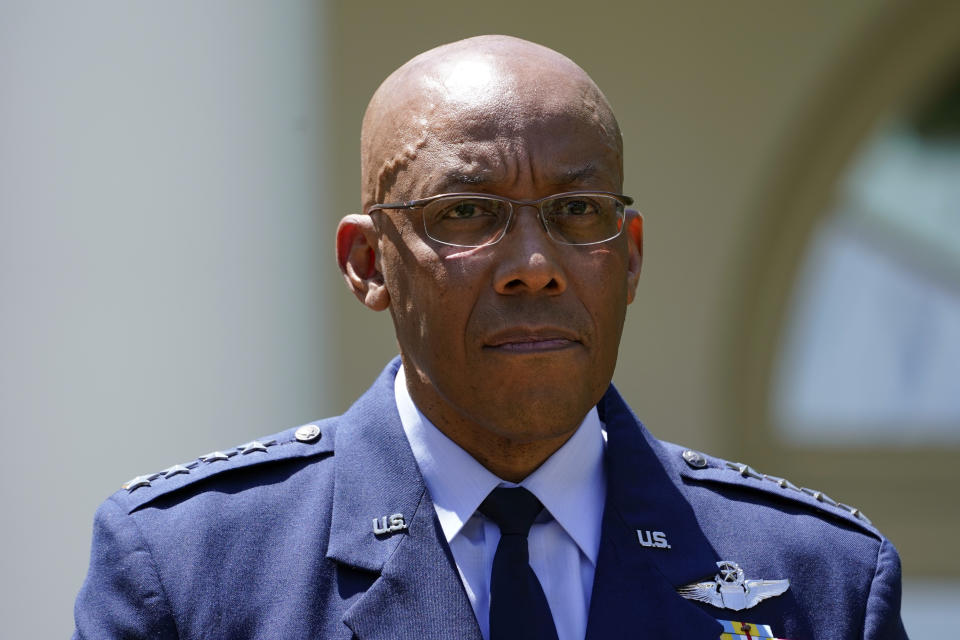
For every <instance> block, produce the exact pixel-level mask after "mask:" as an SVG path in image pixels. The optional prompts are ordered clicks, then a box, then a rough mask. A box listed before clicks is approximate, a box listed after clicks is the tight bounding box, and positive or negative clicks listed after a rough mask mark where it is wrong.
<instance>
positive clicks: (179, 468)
mask: <svg viewBox="0 0 960 640" xmlns="http://www.w3.org/2000/svg"><path fill="white" fill-rule="evenodd" d="M161 473H163V477H164V478H172V477H173V476H175V475H177V474H178V473H190V469H188V468H187V467H185V466H183V465H182V464H175V465H173V466H172V467H170V468H169V469H164V470H163V471H162V472H161Z"/></svg>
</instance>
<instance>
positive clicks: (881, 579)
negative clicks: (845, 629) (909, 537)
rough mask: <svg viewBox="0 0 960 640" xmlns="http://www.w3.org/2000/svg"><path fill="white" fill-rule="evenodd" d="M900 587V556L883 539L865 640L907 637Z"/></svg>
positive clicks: (870, 601) (872, 584)
mask: <svg viewBox="0 0 960 640" xmlns="http://www.w3.org/2000/svg"><path fill="white" fill-rule="evenodd" d="M900 590H901V588H900V556H899V555H898V554H897V550H896V549H894V547H893V545H892V544H890V541H888V540H887V539H886V538H884V539H883V540H882V541H881V543H880V551H879V553H878V554H877V569H876V572H875V573H874V575H873V582H872V583H871V585H870V596H869V597H868V598H867V617H866V620H865V621H864V625H863V638H864V640H906V638H907V632H906V631H905V630H904V628H903V621H902V620H901V619H900Z"/></svg>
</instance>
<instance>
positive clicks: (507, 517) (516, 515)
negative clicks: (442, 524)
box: [479, 487, 557, 640]
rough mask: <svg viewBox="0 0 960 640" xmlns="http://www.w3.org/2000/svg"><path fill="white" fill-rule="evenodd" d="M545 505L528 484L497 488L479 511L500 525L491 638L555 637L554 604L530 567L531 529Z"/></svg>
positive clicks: (542, 639) (529, 639)
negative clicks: (550, 601) (530, 490)
mask: <svg viewBox="0 0 960 640" xmlns="http://www.w3.org/2000/svg"><path fill="white" fill-rule="evenodd" d="M542 509H543V505H542V504H541V503H540V501H539V500H537V497H536V496H535V495H533V494H532V493H530V492H529V491H527V490H526V489H524V488H523V487H518V488H516V489H507V488H503V487H501V488H497V489H494V490H493V491H491V492H490V495H489V496H487V499H486V500H484V501H483V503H482V504H481V505H480V509H479V511H480V513H482V514H483V515H485V516H487V517H488V518H490V519H491V520H493V522H495V523H496V525H497V526H498V527H500V544H498V545H497V553H496V555H495V556H493V573H492V575H491V576H490V640H513V639H516V638H523V639H524V640H557V629H556V627H555V626H554V625H553V616H552V615H551V614H550V605H549V604H547V598H546V596H544V595H543V588H542V587H541V586H540V581H539V580H537V575H536V574H535V573H534V572H533V569H531V568H530V556H529V553H528V551H527V534H528V533H530V525H532V524H533V521H534V519H535V518H536V517H537V514H538V513H540V511H541V510H542Z"/></svg>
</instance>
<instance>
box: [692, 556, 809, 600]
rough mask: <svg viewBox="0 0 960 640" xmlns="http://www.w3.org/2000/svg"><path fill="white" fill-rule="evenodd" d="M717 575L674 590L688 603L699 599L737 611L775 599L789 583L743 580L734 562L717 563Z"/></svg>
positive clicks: (741, 571) (784, 581) (738, 567)
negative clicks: (768, 599)
mask: <svg viewBox="0 0 960 640" xmlns="http://www.w3.org/2000/svg"><path fill="white" fill-rule="evenodd" d="M717 569H718V572H717V575H715V576H714V577H713V580H711V581H710V582H694V583H692V584H688V585H686V586H683V587H680V588H679V589H677V593H679V594H680V595H681V596H683V597H684V598H686V599H687V600H698V601H700V602H706V603H707V604H709V605H713V606H714V607H717V608H718V609H733V610H734V611H740V610H742V609H749V608H750V607H753V606H756V604H757V603H759V602H761V601H763V600H766V599H767V598H772V597H774V596H778V595H780V594H781V593H783V592H784V591H786V590H787V589H789V588H790V581H789V580H746V579H745V576H744V573H743V569H741V568H740V565H738V564H737V563H736V562H730V561H729V560H723V561H721V562H718V563H717Z"/></svg>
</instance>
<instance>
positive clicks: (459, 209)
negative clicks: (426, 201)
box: [445, 202, 480, 218]
mask: <svg viewBox="0 0 960 640" xmlns="http://www.w3.org/2000/svg"><path fill="white" fill-rule="evenodd" d="M479 213H480V208H479V207H477V205H475V204H473V203H472V202H461V203H459V204H455V205H453V206H452V207H450V208H449V209H447V212H446V214H445V215H446V217H448V218H472V217H473V216H475V215H478V214H479Z"/></svg>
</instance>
